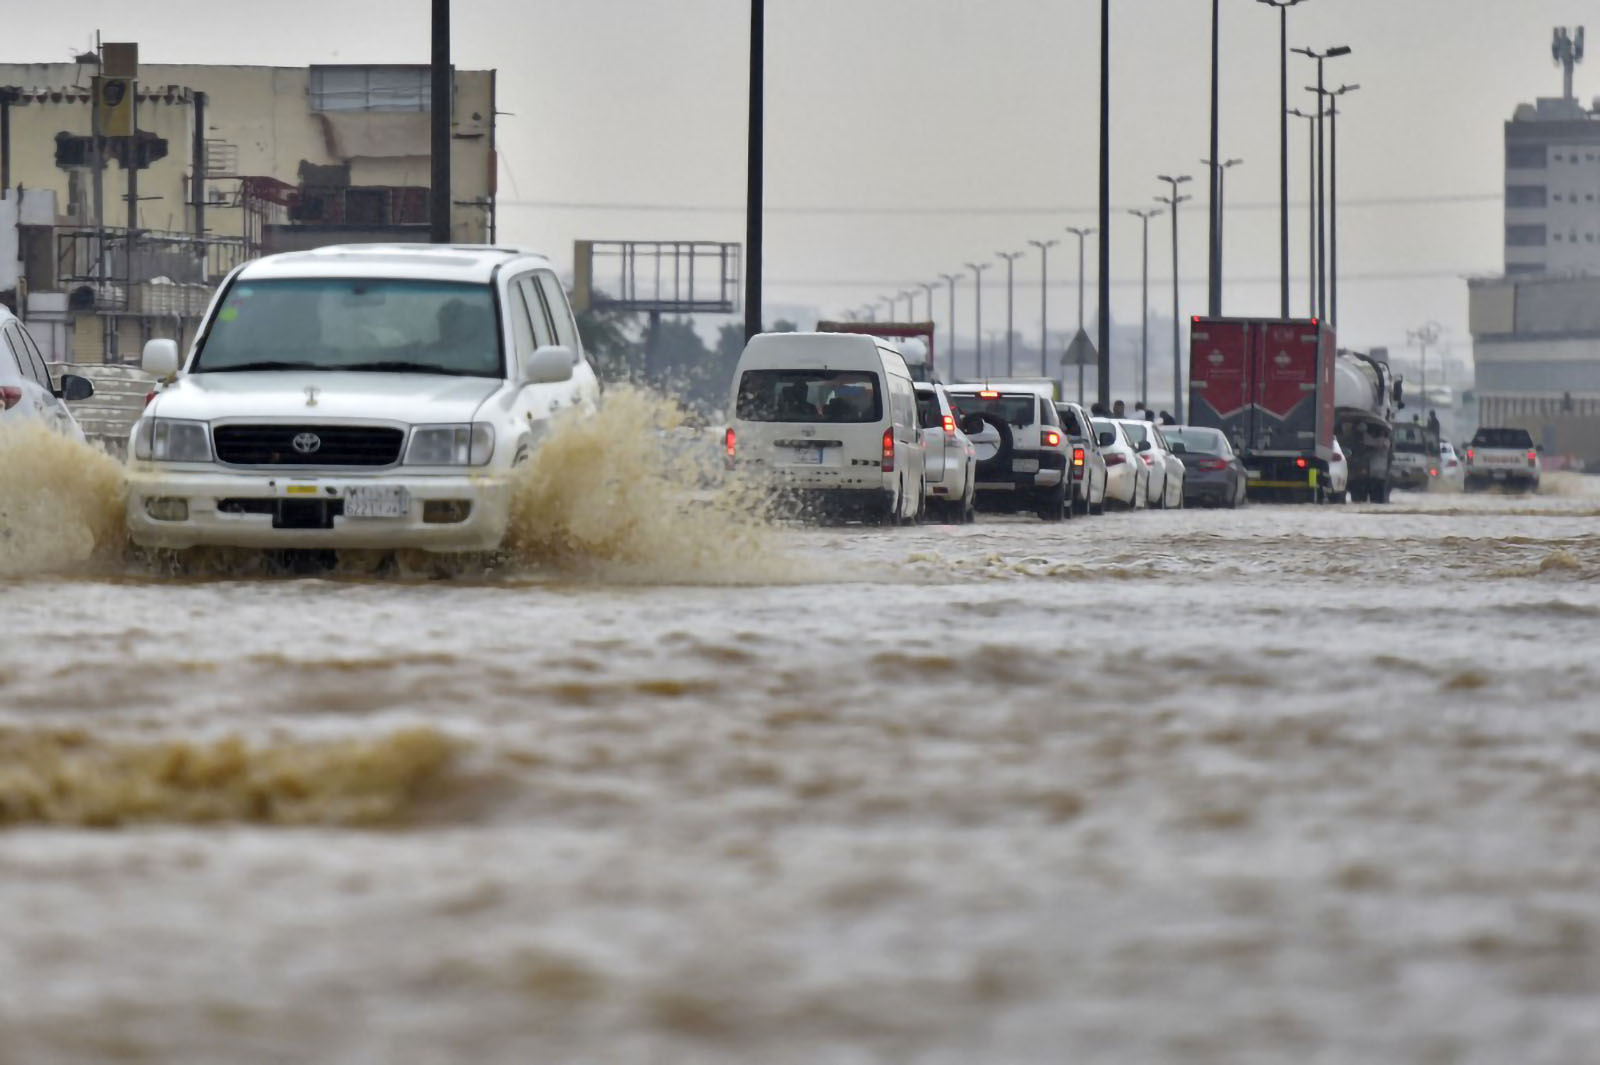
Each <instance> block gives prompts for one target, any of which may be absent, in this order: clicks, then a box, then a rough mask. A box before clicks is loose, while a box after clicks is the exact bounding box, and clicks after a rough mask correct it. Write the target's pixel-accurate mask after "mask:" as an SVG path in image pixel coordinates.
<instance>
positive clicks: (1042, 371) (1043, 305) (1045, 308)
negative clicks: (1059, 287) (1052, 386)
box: [1028, 240, 1061, 377]
mask: <svg viewBox="0 0 1600 1065" xmlns="http://www.w3.org/2000/svg"><path fill="white" fill-rule="evenodd" d="M1028 243H1029V244H1031V245H1033V246H1034V247H1035V248H1038V249H1039V376H1040V377H1049V376H1050V367H1049V365H1048V363H1047V359H1048V352H1049V350H1050V249H1051V248H1053V247H1055V246H1056V245H1057V244H1060V243H1061V242H1060V241H1059V240H1030V241H1028Z"/></svg>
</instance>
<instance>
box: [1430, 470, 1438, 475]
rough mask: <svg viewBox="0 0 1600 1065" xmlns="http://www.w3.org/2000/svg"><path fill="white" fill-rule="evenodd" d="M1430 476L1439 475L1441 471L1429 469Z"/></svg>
mask: <svg viewBox="0 0 1600 1065" xmlns="http://www.w3.org/2000/svg"><path fill="white" fill-rule="evenodd" d="M1428 476H1429V477H1437V476H1439V471H1438V470H1429V471H1428Z"/></svg>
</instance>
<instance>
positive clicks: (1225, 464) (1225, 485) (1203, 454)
mask: <svg viewBox="0 0 1600 1065" xmlns="http://www.w3.org/2000/svg"><path fill="white" fill-rule="evenodd" d="M1161 432H1162V434H1163V435H1165V436H1166V438H1167V443H1169V444H1171V445H1172V450H1173V453H1174V454H1176V455H1177V456H1178V458H1180V459H1182V460H1183V467H1184V478H1183V505H1184V506H1186V507H1188V506H1194V505H1196V504H1199V505H1202V506H1212V507H1228V508H1229V509H1232V508H1234V507H1237V506H1238V505H1239V504H1240V503H1243V502H1244V494H1245V488H1246V487H1247V485H1248V483H1249V482H1248V480H1247V475H1246V474H1245V472H1244V463H1242V462H1240V461H1239V456H1238V455H1237V454H1235V453H1234V450H1233V445H1232V444H1230V443H1228V438H1227V437H1226V436H1224V435H1223V434H1222V432H1221V430H1218V429H1203V428H1201V427H1199V426H1196V425H1169V426H1162V428H1161Z"/></svg>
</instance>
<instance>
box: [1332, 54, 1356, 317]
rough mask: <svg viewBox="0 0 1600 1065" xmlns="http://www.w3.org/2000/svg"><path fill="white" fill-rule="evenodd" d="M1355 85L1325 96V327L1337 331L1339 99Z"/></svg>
mask: <svg viewBox="0 0 1600 1065" xmlns="http://www.w3.org/2000/svg"><path fill="white" fill-rule="evenodd" d="M1359 88H1361V86H1359V85H1341V86H1339V87H1338V88H1337V89H1334V90H1333V91H1332V92H1330V93H1328V324H1330V325H1332V326H1333V327H1334V328H1335V329H1337V328H1339V97H1341V96H1343V95H1345V94H1346V93H1352V92H1355V91H1356V90H1357V89H1359Z"/></svg>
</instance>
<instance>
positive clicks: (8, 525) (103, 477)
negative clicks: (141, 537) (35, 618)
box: [0, 419, 128, 577]
mask: <svg viewBox="0 0 1600 1065" xmlns="http://www.w3.org/2000/svg"><path fill="white" fill-rule="evenodd" d="M126 495H127V486H126V482H125V481H124V479H123V473H122V465H121V464H120V463H119V462H118V461H117V460H116V459H114V458H112V457H111V456H110V455H108V454H106V453H105V452H104V451H101V450H100V449H98V448H96V447H93V446H91V445H89V444H85V443H82V442H80V441H77V440H73V439H70V438H68V437H65V436H62V435H61V434H60V433H56V432H52V431H50V430H49V429H47V428H45V427H44V426H42V425H39V424H37V423H34V422H29V421H22V420H20V419H19V420H18V421H17V422H16V423H14V424H7V425H5V426H0V577H15V576H20V575H23V574H30V573H40V572H60V571H63V570H67V569H72V568H76V567H81V566H83V565H84V564H86V563H97V562H99V563H103V562H109V561H112V560H115V559H118V558H120V557H121V556H122V555H123V554H124V553H125V551H126V550H127V546H128V537H127V530H126V526H125V524H124V521H123V504H124V500H125V498H126Z"/></svg>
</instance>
